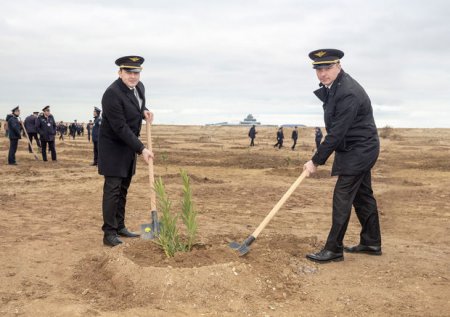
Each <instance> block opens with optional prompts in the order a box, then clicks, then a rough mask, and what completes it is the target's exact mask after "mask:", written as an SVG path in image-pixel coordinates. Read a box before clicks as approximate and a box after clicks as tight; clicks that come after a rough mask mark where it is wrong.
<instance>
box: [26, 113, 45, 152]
mask: <svg viewBox="0 0 450 317" xmlns="http://www.w3.org/2000/svg"><path fill="white" fill-rule="evenodd" d="M38 114H39V112H33V114H30V115H29V116H28V117H26V118H25V121H24V123H23V124H24V126H25V130H26V131H27V134H28V138H29V140H30V143H29V144H28V151H29V152H30V153H32V152H33V151H32V150H31V144H33V139H35V140H36V144H37V146H38V147H39V148H40V147H41V141H39V138H38V133H37V132H38V131H37V129H36V124H37V121H38Z"/></svg>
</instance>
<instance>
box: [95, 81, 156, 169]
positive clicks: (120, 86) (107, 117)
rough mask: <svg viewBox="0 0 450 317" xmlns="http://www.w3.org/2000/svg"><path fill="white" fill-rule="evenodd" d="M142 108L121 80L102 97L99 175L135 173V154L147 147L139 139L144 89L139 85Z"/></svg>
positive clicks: (142, 115) (143, 108)
mask: <svg viewBox="0 0 450 317" xmlns="http://www.w3.org/2000/svg"><path fill="white" fill-rule="evenodd" d="M136 88H137V90H138V92H139V96H140V98H141V99H142V106H141V107H140V106H139V103H138V100H137V99H136V97H135V96H134V94H133V91H132V90H130V88H128V87H127V86H126V85H125V84H124V83H123V81H122V79H120V78H119V79H117V80H116V81H115V82H113V83H112V84H111V86H109V87H108V88H107V89H106V91H105V93H104V94H103V98H102V109H103V112H102V124H101V125H100V131H99V138H98V172H99V174H100V175H104V176H113V177H129V176H132V175H134V173H135V170H136V154H139V153H141V152H142V150H143V149H144V148H145V146H144V144H143V143H142V142H141V141H140V140H139V138H138V137H139V134H140V131H141V125H142V119H144V111H145V110H148V109H147V108H146V107H145V88H144V85H143V84H142V83H141V82H139V83H138V85H137V86H136Z"/></svg>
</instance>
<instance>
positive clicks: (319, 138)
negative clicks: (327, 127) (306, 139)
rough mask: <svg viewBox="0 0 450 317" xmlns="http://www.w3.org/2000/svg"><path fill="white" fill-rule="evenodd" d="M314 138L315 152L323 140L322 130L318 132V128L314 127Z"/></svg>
mask: <svg viewBox="0 0 450 317" xmlns="http://www.w3.org/2000/svg"><path fill="white" fill-rule="evenodd" d="M314 138H315V141H316V151H317V149H319V145H320V142H322V138H323V134H322V130H320V128H319V127H316V130H315V136H314Z"/></svg>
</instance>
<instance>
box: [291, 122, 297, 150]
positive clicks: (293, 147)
mask: <svg viewBox="0 0 450 317" xmlns="http://www.w3.org/2000/svg"><path fill="white" fill-rule="evenodd" d="M291 137H292V140H293V141H294V144H292V147H291V149H292V151H294V150H295V146H296V145H297V139H298V128H297V127H295V128H294V130H292V136H291Z"/></svg>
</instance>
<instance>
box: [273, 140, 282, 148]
mask: <svg viewBox="0 0 450 317" xmlns="http://www.w3.org/2000/svg"><path fill="white" fill-rule="evenodd" d="M277 146H278V148H279V149H281V147H282V146H283V139H279V140H277V143H275V144H274V145H273V147H277Z"/></svg>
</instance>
